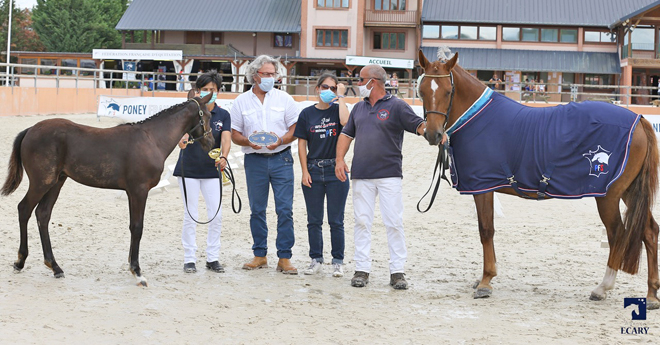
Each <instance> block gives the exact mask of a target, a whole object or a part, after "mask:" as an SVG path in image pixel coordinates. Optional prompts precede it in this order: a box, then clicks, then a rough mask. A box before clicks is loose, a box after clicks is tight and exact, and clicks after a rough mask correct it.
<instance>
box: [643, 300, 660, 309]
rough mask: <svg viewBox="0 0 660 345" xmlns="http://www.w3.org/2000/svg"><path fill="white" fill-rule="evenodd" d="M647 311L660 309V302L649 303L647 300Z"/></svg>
mask: <svg viewBox="0 0 660 345" xmlns="http://www.w3.org/2000/svg"><path fill="white" fill-rule="evenodd" d="M646 309H647V310H654V309H660V302H658V301H653V302H649V301H648V300H647V302H646Z"/></svg>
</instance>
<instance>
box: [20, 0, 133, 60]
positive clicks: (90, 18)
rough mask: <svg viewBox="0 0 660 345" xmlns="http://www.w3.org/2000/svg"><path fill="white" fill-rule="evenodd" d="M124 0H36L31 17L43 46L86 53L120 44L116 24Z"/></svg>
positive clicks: (56, 49) (123, 9) (125, 2)
mask: <svg viewBox="0 0 660 345" xmlns="http://www.w3.org/2000/svg"><path fill="white" fill-rule="evenodd" d="M126 7H127V0H37V6H35V7H34V10H33V14H32V19H33V21H34V29H35V31H36V32H37V34H38V35H39V37H40V38H41V41H42V42H43V44H44V46H45V47H46V50H48V51H53V52H80V53H88V52H91V51H92V49H98V48H121V36H120V35H119V33H118V32H117V31H116V30H115V26H116V25H117V23H118V22H119V19H120V18H121V16H122V15H123V14H124V12H125V10H126Z"/></svg>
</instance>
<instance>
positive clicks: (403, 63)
mask: <svg viewBox="0 0 660 345" xmlns="http://www.w3.org/2000/svg"><path fill="white" fill-rule="evenodd" d="M346 64H347V65H353V66H366V65H380V66H381V67H383V68H388V67H389V68H405V69H412V68H413V67H415V60H408V59H390V58H380V57H369V56H354V55H346Z"/></svg>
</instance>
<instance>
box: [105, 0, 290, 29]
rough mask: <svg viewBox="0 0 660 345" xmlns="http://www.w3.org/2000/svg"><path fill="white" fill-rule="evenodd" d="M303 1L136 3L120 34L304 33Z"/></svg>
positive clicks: (163, 0) (142, 0)
mask: <svg viewBox="0 0 660 345" xmlns="http://www.w3.org/2000/svg"><path fill="white" fill-rule="evenodd" d="M301 6H302V4H301V0H239V1H236V0H133V1H132V2H131V4H130V6H129V7H128V9H127V10H126V12H124V15H123V16H122V17H121V19H120V20H119V23H117V26H116V27H115V29H117V30H163V31H239V32H286V33H299V32H300V11H301Z"/></svg>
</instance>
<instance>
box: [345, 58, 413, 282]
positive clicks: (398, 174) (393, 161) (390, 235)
mask: <svg viewBox="0 0 660 345" xmlns="http://www.w3.org/2000/svg"><path fill="white" fill-rule="evenodd" d="M386 80H387V74H386V73H385V70H384V69H383V68H382V67H380V66H378V65H368V66H366V67H364V68H363V69H362V70H361V71H360V78H359V81H358V87H359V90H360V96H361V97H364V100H363V101H361V102H359V103H357V104H356V105H355V106H354V107H353V110H352V111H351V115H350V117H349V120H348V122H347V123H346V126H344V129H343V130H342V132H341V134H342V135H340V136H339V139H338V142H337V159H336V168H335V173H336V175H337V178H339V179H340V180H341V181H346V173H347V172H349V170H348V166H347V165H346V162H345V161H344V157H345V155H346V152H347V151H348V148H349V147H350V145H351V142H352V141H353V140H355V148H354V150H353V165H352V169H351V174H352V176H351V179H352V180H353V208H354V214H355V229H354V241H355V275H354V276H353V279H351V285H352V286H355V287H363V286H365V285H366V284H368V283H369V273H370V272H371V258H370V256H369V252H370V250H371V225H372V223H373V219H374V208H375V204H376V197H377V196H379V197H380V198H379V200H380V209H381V215H382V218H383V224H384V225H385V228H386V230H387V242H388V245H389V250H390V285H392V287H394V288H395V289H398V290H401V289H407V288H408V283H407V282H406V279H405V277H404V265H405V263H406V257H407V252H406V241H405V235H404V233H403V195H402V185H401V179H402V178H403V173H402V168H401V166H402V154H401V149H402V146H403V134H404V131H408V132H411V133H417V134H418V135H422V134H423V133H424V129H425V128H426V126H425V124H424V120H423V119H422V118H421V117H419V116H417V115H416V114H415V113H414V112H413V110H412V108H411V107H410V106H409V105H408V104H407V103H406V102H404V101H403V100H401V99H399V98H396V97H393V96H392V95H390V94H387V92H385V81H386Z"/></svg>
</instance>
